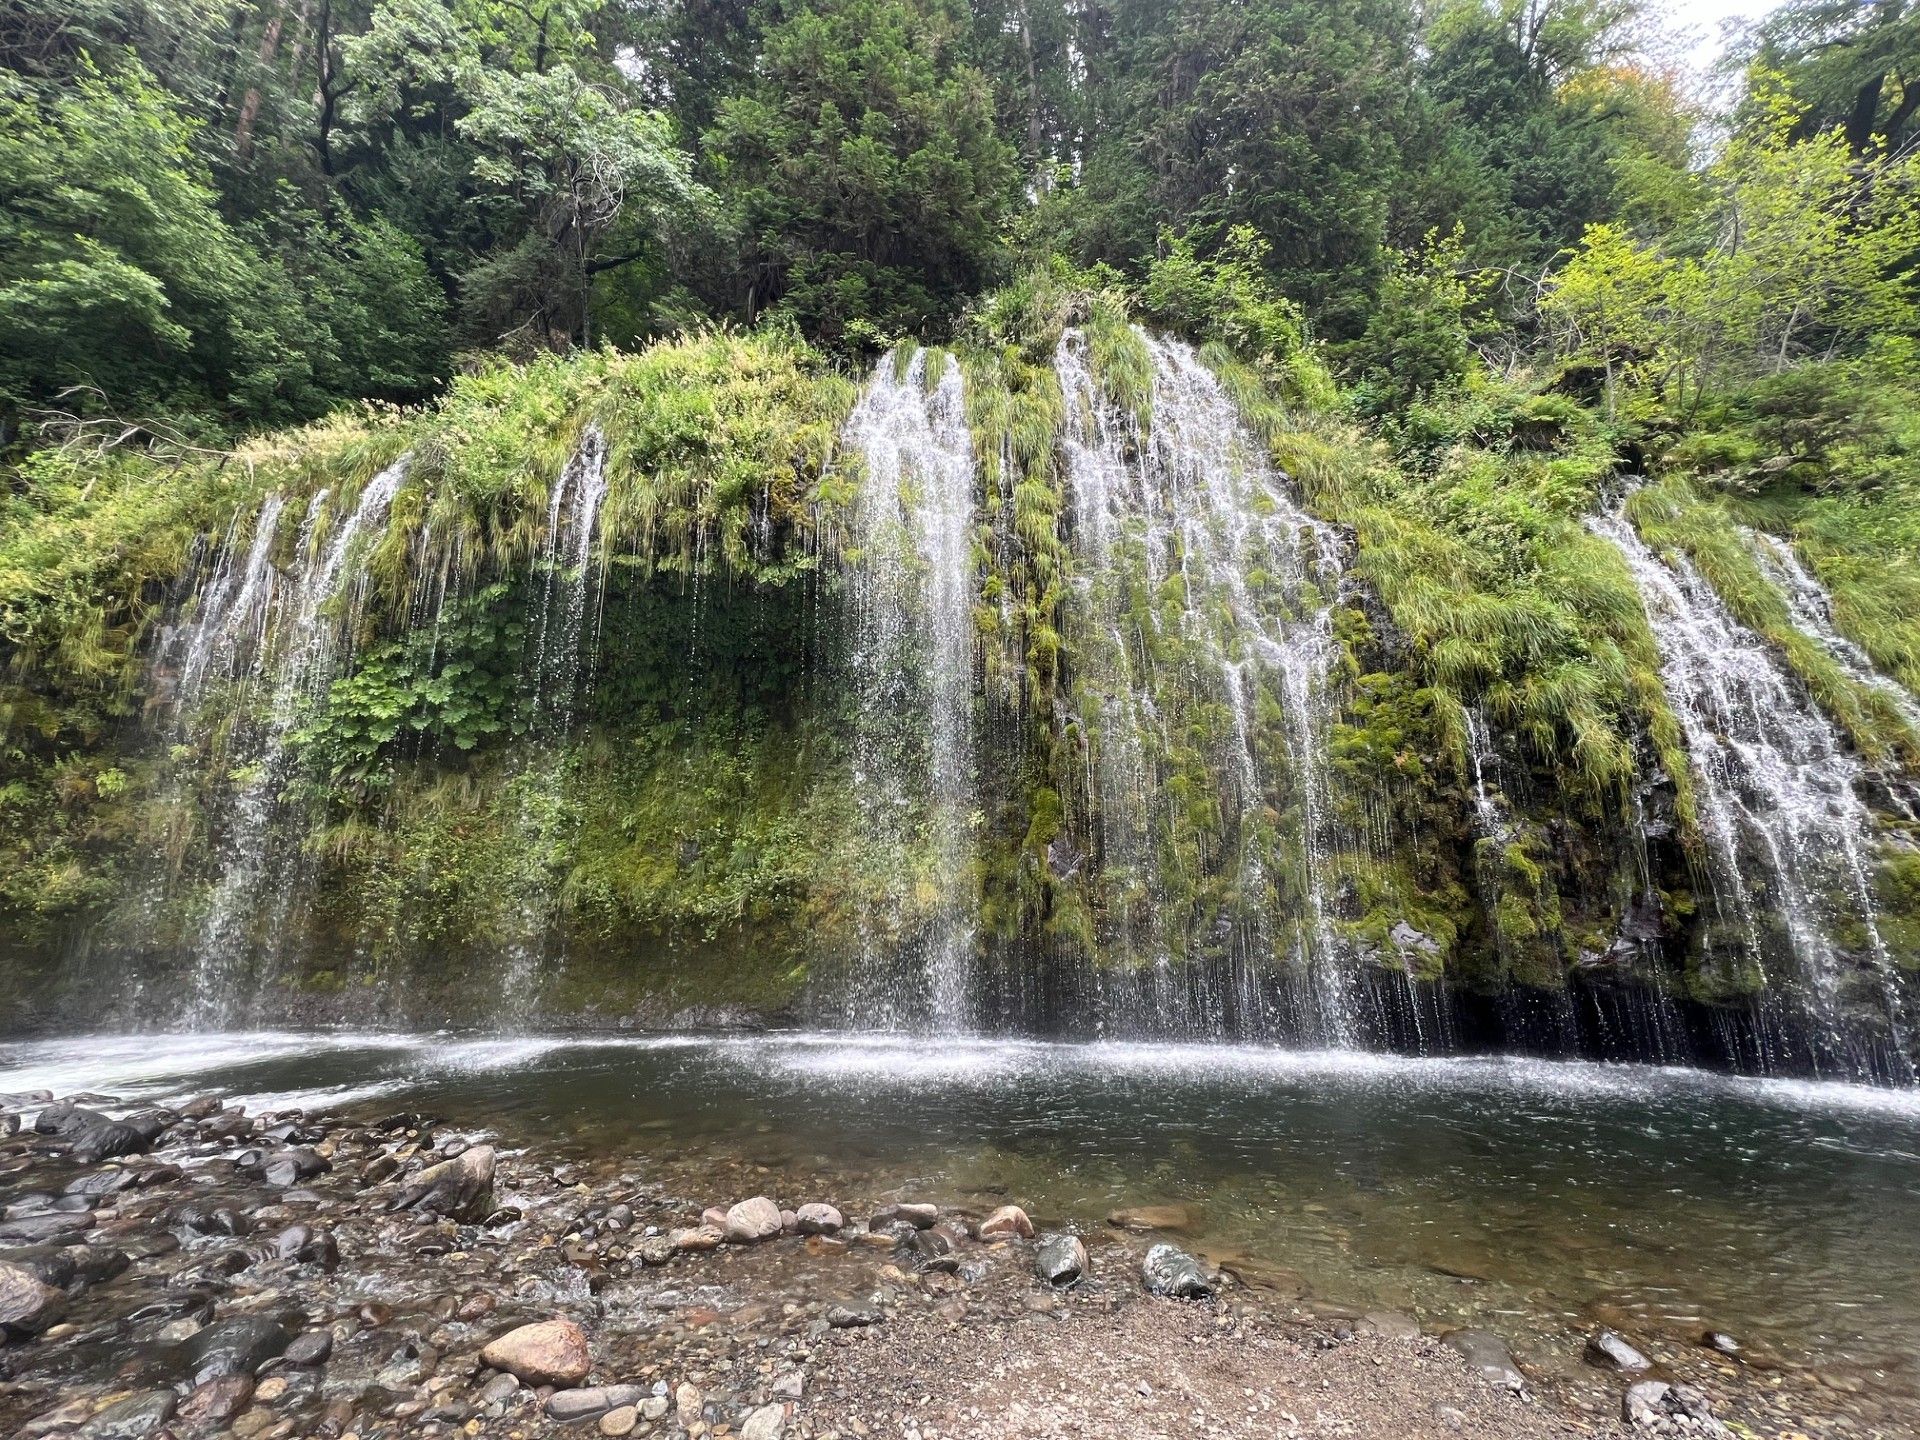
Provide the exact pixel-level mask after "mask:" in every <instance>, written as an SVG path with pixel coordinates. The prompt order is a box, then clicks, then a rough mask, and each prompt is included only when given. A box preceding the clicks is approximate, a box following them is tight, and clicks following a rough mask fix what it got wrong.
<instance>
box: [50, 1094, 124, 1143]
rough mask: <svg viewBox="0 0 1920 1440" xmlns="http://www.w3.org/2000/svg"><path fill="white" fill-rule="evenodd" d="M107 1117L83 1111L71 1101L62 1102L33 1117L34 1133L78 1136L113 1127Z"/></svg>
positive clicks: (94, 1112)
mask: <svg viewBox="0 0 1920 1440" xmlns="http://www.w3.org/2000/svg"><path fill="white" fill-rule="evenodd" d="M112 1123H113V1122H112V1121H111V1120H109V1119H107V1117H106V1116H104V1115H101V1114H99V1113H98V1112H96V1111H93V1110H83V1109H81V1108H80V1107H79V1106H78V1105H76V1104H74V1103H73V1102H72V1101H71V1100H61V1101H57V1102H56V1103H54V1104H52V1105H49V1106H47V1108H46V1109H44V1110H42V1111H41V1112H40V1113H39V1114H38V1115H36V1116H34V1117H33V1133H34V1134H36V1135H52V1136H55V1137H60V1136H65V1135H77V1134H79V1133H80V1132H81V1131H82V1130H91V1129H94V1128H95V1127H96V1126H100V1125H111V1124H112Z"/></svg>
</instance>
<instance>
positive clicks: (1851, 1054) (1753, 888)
mask: <svg viewBox="0 0 1920 1440" xmlns="http://www.w3.org/2000/svg"><path fill="white" fill-rule="evenodd" d="M1587 523H1588V526H1589V528H1590V529H1592V530H1593V532H1594V533H1595V534H1597V535H1599V536H1601V537H1602V538H1604V539H1606V540H1608V541H1610V542H1612V544H1613V545H1614V546H1616V547H1617V548H1618V549H1619V551H1620V553H1621V555H1622V556H1623V557H1624V558H1625V560H1626V562H1627V567H1628V569H1629V570H1630V571H1631V572H1632V575H1633V578H1634V581H1635V584H1636V585H1637V586H1638V587H1639V590H1640V595H1641V600H1642V602H1643V604H1644V605H1645V607H1646V612H1647V619H1648V622H1649V623H1650V625H1651V626H1652V628H1653V633H1654V637H1655V639H1656V641H1657V643H1658V645H1659V649H1660V657H1661V674H1662V679H1663V680H1664V682H1665V686H1666V691H1667V696H1668V699H1669V700H1670V701H1671V703H1672V705H1673V707H1674V710H1675V712H1676V714H1677V715H1678V717H1679V719H1680V724H1681V728H1682V730H1683V732H1684V734H1685V737H1686V742H1687V749H1688V753H1689V757H1690V759H1691V761H1692V770H1693V777H1694V791H1695V799H1696V806H1697V810H1698V814H1699V820H1700V826H1701V830H1702V832H1703V834H1704V836H1705V839H1706V842H1707V845H1708V848H1709V851H1710V855H1709V866H1708V869H1709V874H1710V879H1711V881H1712V888H1713V898H1714V903H1715V905H1716V906H1717V908H1718V910H1719V913H1720V915H1721V917H1722V919H1723V920H1724V921H1725V922H1726V923H1727V924H1728V925H1729V926H1730V927H1731V928H1732V929H1733V930H1734V932H1735V941H1734V948H1735V949H1736V951H1737V955H1736V957H1735V959H1736V960H1737V962H1738V963H1740V964H1742V965H1745V966H1748V967H1751V968H1752V969H1753V970H1755V971H1757V974H1758V978H1759V979H1761V980H1763V981H1764V982H1765V983H1766V985H1767V988H1768V994H1769V996H1770V997H1771V996H1773V995H1776V994H1784V995H1787V996H1790V997H1791V999H1792V1001H1793V1002H1794V1003H1795V1004H1796V1005H1797V1007H1798V1009H1799V1010H1800V1011H1801V1016H1800V1017H1799V1018H1801V1019H1803V1020H1804V1021H1805V1022H1807V1023H1809V1024H1810V1025H1811V1027H1812V1028H1813V1031H1814V1035H1813V1042H1814V1045H1815V1047H1816V1051H1817V1053H1816V1054H1815V1056H1814V1060H1815V1063H1816V1065H1819V1066H1823V1067H1826V1068H1841V1069H1845V1070H1847V1071H1849V1072H1851V1073H1854V1074H1867V1073H1871V1072H1872V1071H1873V1069H1874V1068H1876V1067H1875V1066H1874V1065H1873V1063H1872V1059H1871V1056H1870V1055H1868V1054H1866V1053H1864V1052H1863V1051H1862V1049H1861V1046H1860V1043H1859V1042H1858V1040H1857V1039H1855V1038H1853V1035H1854V1032H1855V1030H1856V1027H1854V1026H1850V1025H1849V1024H1848V1023H1847V1015H1846V1013H1845V1012H1846V1011H1847V1009H1848V1007H1849V1005H1850V1004H1851V1005H1856V1006H1857V1005H1860V1004H1861V1003H1863V1001H1864V1000H1871V1001H1872V1003H1874V1004H1875V1005H1876V1006H1877V1007H1878V1008H1880V1009H1882V1010H1883V1012H1884V1016H1885V1020H1886V1022H1887V1024H1888V1026H1889V1028H1890V1032H1891V1039H1892V1043H1891V1044H1890V1045H1889V1046H1888V1047H1886V1048H1887V1050H1888V1051H1889V1052H1890V1054H1891V1057H1892V1058H1891V1059H1890V1061H1889V1062H1888V1064H1889V1065H1890V1066H1891V1067H1892V1068H1894V1069H1895V1070H1898V1071H1901V1072H1903V1074H1902V1078H1907V1079H1910V1078H1912V1077H1911V1073H1910V1070H1911V1064H1910V1061H1909V1060H1908V1059H1907V1058H1906V1055H1907V1052H1906V1047H1905V1044H1904V1026H1903V1023H1902V1020H1903V1017H1902V1015H1901V1006H1900V1001H1899V994H1898V989H1897V985H1896V983H1895V980H1894V978H1893V961H1892V957H1891V955H1890V954H1889V952H1888V949H1887V946H1886V943H1885V941H1884V940H1883V939H1882V938H1881V935H1880V930H1879V926H1878V915H1877V906H1876V904H1875V900H1874V895H1873V887H1872V883H1871V871H1870V866H1871V856H1872V852H1873V846H1874V830H1873V818H1872V814H1871V812H1870V811H1869V810H1868V809H1867V807H1866V805H1865V804H1864V803H1863V802H1862V801H1861V799H1860V797H1859V793H1858V788H1857V787H1858V782H1859V780H1860V778H1861V775H1860V766H1859V763H1858V761H1857V760H1856V759H1855V758H1854V757H1853V755H1852V753H1851V752H1850V751H1849V750H1848V749H1847V748H1846V746H1845V744H1844V742H1843V740H1842V738H1841V735H1840V733H1839V732H1838V730H1837V729H1836V728H1835V727H1834V725H1833V724H1832V723H1831V722H1830V721H1829V720H1828V719H1827V718H1826V717H1825V716H1824V715H1822V714H1821V713H1820V712H1819V710H1818V709H1816V708H1815V707H1814V706H1813V704H1812V703H1811V702H1810V701H1809V700H1808V699H1807V697H1806V696H1805V695H1804V693H1803V692H1802V691H1801V688H1800V687H1799V686H1798V685H1797V684H1795V683H1794V681H1793V680H1792V679H1791V678H1790V677H1789V676H1788V674H1787V672H1786V670H1785V668H1784V667H1783V665H1782V664H1781V662H1780V661H1779V660H1777V659H1776V658H1775V656H1774V655H1773V654H1772V653H1771V651H1770V650H1769V648H1768V647H1767V645H1766V643H1765V642H1764V641H1763V640H1761V638H1760V637H1759V636H1758V635H1756V634H1754V633H1753V632H1752V631H1750V630H1748V629H1747V628H1746V627H1745V626H1743V625H1741V624H1740V623H1739V622H1738V621H1737V620H1735V619H1734V618H1733V616H1732V614H1731V613H1730V612H1729V611H1728V610H1727V608H1726V606H1725V605H1724V603H1722V601H1721V600H1720V598H1719V597H1718V595H1716V594H1715V593H1714V591H1713V588H1712V587H1711V586H1710V585H1708V584H1707V582H1706V580H1705V579H1704V578H1703V577H1702V576H1701V575H1700V573H1699V572H1698V571H1697V570H1696V569H1695V568H1694V567H1693V565H1692V564H1691V563H1690V562H1688V561H1687V559H1686V558H1685V557H1684V556H1672V557H1669V558H1666V559H1662V558H1661V557H1659V556H1656V555H1655V554H1654V553H1653V551H1652V550H1651V549H1650V548H1649V547H1648V545H1647V544H1646V542H1645V541H1644V540H1642V539H1641V538H1640V535H1639V532H1638V531H1637V530H1635V528H1634V526H1633V523H1632V521H1631V520H1630V519H1629V518H1628V517H1627V514H1626V510H1625V506H1624V502H1623V503H1622V504H1620V505H1616V506H1614V507H1612V508H1611V509H1609V510H1607V511H1606V512H1605V513H1603V514H1600V515H1596V516H1593V517H1591V518H1590V519H1589V520H1588V522H1587ZM1710 943H1711V942H1710ZM1723 949H1724V944H1723ZM1860 979H1864V980H1866V982H1867V983H1866V984H1865V985H1855V984H1850V983H1849V982H1851V981H1856V980H1860ZM1859 991H1865V992H1867V993H1866V994H1865V995H1862V994H1860V993H1857V992H1859Z"/></svg>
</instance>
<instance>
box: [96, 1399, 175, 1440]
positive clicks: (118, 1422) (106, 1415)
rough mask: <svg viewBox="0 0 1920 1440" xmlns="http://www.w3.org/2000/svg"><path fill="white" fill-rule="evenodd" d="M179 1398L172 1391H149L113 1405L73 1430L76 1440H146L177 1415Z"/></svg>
mask: <svg viewBox="0 0 1920 1440" xmlns="http://www.w3.org/2000/svg"><path fill="white" fill-rule="evenodd" d="M179 1403H180V1401H179V1397H178V1396H176V1395H175V1394H174V1393H173V1391H171V1390H149V1391H148V1392H147V1393H145V1394H144V1395H134V1396H130V1397H129V1398H127V1399H125V1400H122V1401H120V1402H119V1403H118V1404H115V1405H109V1406H108V1407H107V1408H106V1409H104V1410H102V1411H101V1412H100V1413H99V1414H97V1415H95V1416H94V1417H93V1418H92V1419H91V1420H89V1421H87V1423H86V1424H84V1425H82V1426H81V1427H80V1428H79V1429H78V1430H76V1431H74V1432H73V1435H74V1440H145V1437H146V1436H148V1435H151V1434H153V1433H154V1431H156V1430H158V1429H159V1428H160V1427H161V1426H162V1425H165V1424H166V1423H167V1421H169V1420H171V1419H172V1418H173V1412H174V1410H175V1409H176V1408H177V1407H178V1406H179Z"/></svg>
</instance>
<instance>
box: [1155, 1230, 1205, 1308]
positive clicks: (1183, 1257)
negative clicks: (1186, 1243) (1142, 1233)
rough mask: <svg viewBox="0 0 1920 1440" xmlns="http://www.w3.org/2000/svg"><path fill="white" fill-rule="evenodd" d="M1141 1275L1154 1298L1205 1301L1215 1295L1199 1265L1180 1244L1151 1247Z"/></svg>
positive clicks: (1162, 1244)
mask: <svg viewBox="0 0 1920 1440" xmlns="http://www.w3.org/2000/svg"><path fill="white" fill-rule="evenodd" d="M1140 1276H1141V1278H1142V1279H1143V1280H1145V1281H1146V1285H1147V1291H1148V1293H1149V1294H1152V1295H1162V1296H1170V1297H1172V1298H1174V1299H1178V1300H1205V1299H1206V1298H1207V1297H1208V1296H1210V1295H1211V1294H1213V1285H1212V1283H1211V1282H1210V1281H1209V1280H1208V1279H1207V1276H1206V1272H1205V1271H1204V1270H1202V1269H1201V1268H1200V1262H1199V1261H1198V1260H1195V1259H1194V1258H1193V1256H1191V1255H1189V1254H1187V1252H1186V1251H1184V1250H1182V1249H1181V1248H1180V1247H1179V1246H1177V1245H1168V1244H1166V1243H1164V1242H1163V1243H1161V1244H1159V1245H1155V1246H1153V1247H1151V1248H1150V1249H1149V1250H1148V1251H1147V1258H1146V1259H1145V1260H1143V1261H1142V1262H1141V1264H1140Z"/></svg>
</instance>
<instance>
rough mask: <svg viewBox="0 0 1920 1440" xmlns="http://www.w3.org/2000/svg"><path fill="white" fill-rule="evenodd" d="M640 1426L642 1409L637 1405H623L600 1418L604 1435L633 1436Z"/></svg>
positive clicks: (601, 1431)
mask: <svg viewBox="0 0 1920 1440" xmlns="http://www.w3.org/2000/svg"><path fill="white" fill-rule="evenodd" d="M639 1424H640V1407H639V1406H637V1405H622V1406H620V1407H619V1408H618V1409H615V1410H609V1411H608V1412H607V1413H606V1414H604V1415H602V1416H601V1417H600V1433H601V1434H602V1435H631V1434H632V1433H633V1432H634V1429H635V1428H636V1427H637V1426H638V1425H639Z"/></svg>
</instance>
